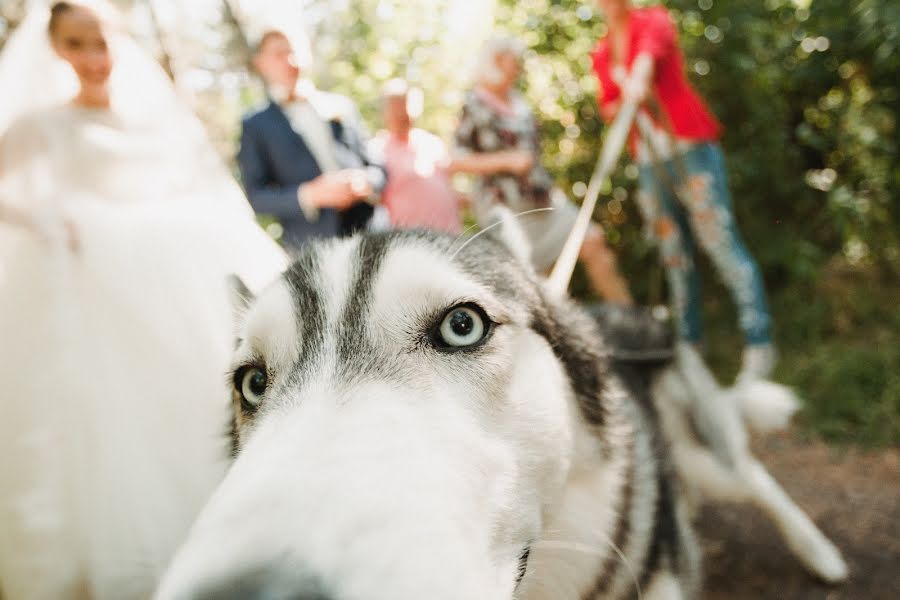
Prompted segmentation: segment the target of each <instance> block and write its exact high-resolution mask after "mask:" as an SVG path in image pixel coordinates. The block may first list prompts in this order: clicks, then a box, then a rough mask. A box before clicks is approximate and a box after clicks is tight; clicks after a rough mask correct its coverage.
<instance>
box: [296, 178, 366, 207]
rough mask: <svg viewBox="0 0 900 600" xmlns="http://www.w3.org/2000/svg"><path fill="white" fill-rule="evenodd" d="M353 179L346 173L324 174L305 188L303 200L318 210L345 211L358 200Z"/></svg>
mask: <svg viewBox="0 0 900 600" xmlns="http://www.w3.org/2000/svg"><path fill="white" fill-rule="evenodd" d="M351 179H352V178H351V177H350V176H349V174H348V173H347V172H345V171H332V172H328V173H322V174H321V175H319V176H318V177H316V178H315V179H313V180H312V181H310V182H309V183H307V184H306V185H305V186H303V199H304V200H305V201H307V202H309V203H310V204H311V205H313V206H315V207H316V208H337V209H339V210H342V209H345V208H347V207H348V206H350V205H351V204H352V203H353V202H354V201H355V200H356V199H357V195H356V194H357V192H356V191H354V188H353V182H352V181H351ZM357 185H358V184H357Z"/></svg>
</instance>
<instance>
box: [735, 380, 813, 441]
mask: <svg viewBox="0 0 900 600" xmlns="http://www.w3.org/2000/svg"><path fill="white" fill-rule="evenodd" d="M729 391H730V393H732V394H734V396H735V400H736V401H737V404H738V408H739V409H740V411H741V416H742V417H743V421H744V423H745V424H746V425H747V427H749V428H750V429H751V430H752V431H754V432H756V433H769V432H772V431H779V430H782V429H785V428H786V427H787V426H788V425H789V424H790V422H791V418H792V417H793V416H794V413H796V412H797V410H798V409H799V408H800V400H799V399H798V398H797V395H796V394H795V393H794V391H793V390H792V389H791V388H789V387H787V386H784V385H781V384H778V383H773V382H771V381H766V380H757V381H749V382H741V383H738V384H737V385H735V386H734V387H733V388H731V389H730V390H729Z"/></svg>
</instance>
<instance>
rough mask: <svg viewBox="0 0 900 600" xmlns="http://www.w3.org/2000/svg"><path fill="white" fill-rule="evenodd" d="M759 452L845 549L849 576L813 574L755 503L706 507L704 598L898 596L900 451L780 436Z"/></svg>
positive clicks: (863, 599)
mask: <svg viewBox="0 0 900 600" xmlns="http://www.w3.org/2000/svg"><path fill="white" fill-rule="evenodd" d="M754 451H755V452H756V453H757V456H758V457H759V458H760V459H761V460H762V461H763V463H764V464H765V465H766V466H767V467H768V468H769V470H770V472H771V473H772V475H773V476H774V477H775V478H776V479H778V481H779V482H780V483H781V484H782V485H783V486H784V488H785V489H786V490H787V491H788V493H789V494H790V495H791V497H793V498H794V500H795V501H796V502H797V503H798V504H799V505H800V506H801V507H802V508H803V509H804V510H805V511H806V512H807V514H809V516H810V517H811V518H812V519H813V520H814V521H815V522H816V524H817V525H819V527H820V528H821V529H822V531H824V532H825V534H826V535H827V536H829V537H830V538H831V540H832V541H833V542H834V543H835V544H836V545H837V546H838V547H839V548H840V549H841V551H842V552H843V554H844V558H845V559H846V560H847V562H848V564H849V565H850V571H851V573H850V579H849V580H848V581H847V582H846V583H844V584H841V585H837V586H829V585H826V584H823V583H821V582H819V581H818V580H816V579H814V578H813V577H811V576H810V575H808V574H807V573H806V571H804V570H803V568H802V567H801V566H800V564H799V563H798V562H797V560H796V559H794V557H793V556H792V555H791V554H790V552H788V550H787V548H786V547H785V545H784V544H783V543H782V541H781V539H780V538H779V536H778V533H777V531H776V530H775V528H774V526H773V525H772V524H771V523H770V522H769V521H767V520H766V518H765V517H764V516H763V515H762V513H760V512H759V511H757V510H756V509H754V508H752V507H749V506H717V507H707V508H705V509H704V511H703V514H702V516H701V518H700V522H699V527H698V529H699V535H700V538H701V540H702V544H703V551H704V569H705V572H706V593H705V595H704V597H705V598H707V599H709V600H726V599H727V600H750V599H753V600H758V599H770V598H772V599H778V600H782V599H784V600H898V599H900V450H898V449H892V450H886V451H885V450H881V451H872V452H864V451H861V450H858V449H846V448H844V449H840V448H831V447H829V446H826V445H825V444H823V443H821V442H813V443H810V442H806V441H800V440H797V439H795V438H793V437H791V436H789V435H781V436H773V437H770V438H768V439H766V440H764V441H759V442H756V443H755V444H754Z"/></svg>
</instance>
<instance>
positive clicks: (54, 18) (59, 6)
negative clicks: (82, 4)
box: [47, 0, 78, 35]
mask: <svg viewBox="0 0 900 600" xmlns="http://www.w3.org/2000/svg"><path fill="white" fill-rule="evenodd" d="M77 6H78V5H77V4H75V3H74V2H66V1H65V0H60V1H59V2H54V3H53V6H51V7H50V21H49V22H48V23H47V33H49V34H50V35H53V32H54V31H55V30H56V26H57V25H59V19H60V18H61V17H62V16H63V15H64V14H66V13H67V12H69V11H70V10H72V9H73V8H76V7H77Z"/></svg>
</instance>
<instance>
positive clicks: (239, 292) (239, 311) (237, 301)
mask: <svg viewBox="0 0 900 600" xmlns="http://www.w3.org/2000/svg"><path fill="white" fill-rule="evenodd" d="M226 282H227V284H228V295H229V297H230V300H231V310H232V312H233V313H234V316H235V318H238V319H239V318H240V317H241V316H243V314H244V313H245V312H246V311H247V307H248V306H250V303H251V302H253V299H254V298H256V296H254V295H253V292H251V291H250V288H248V287H247V286H246V285H245V284H244V282H243V280H242V279H241V278H240V277H238V276H237V275H234V274H232V275H229V276H228V277H227V278H226Z"/></svg>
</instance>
